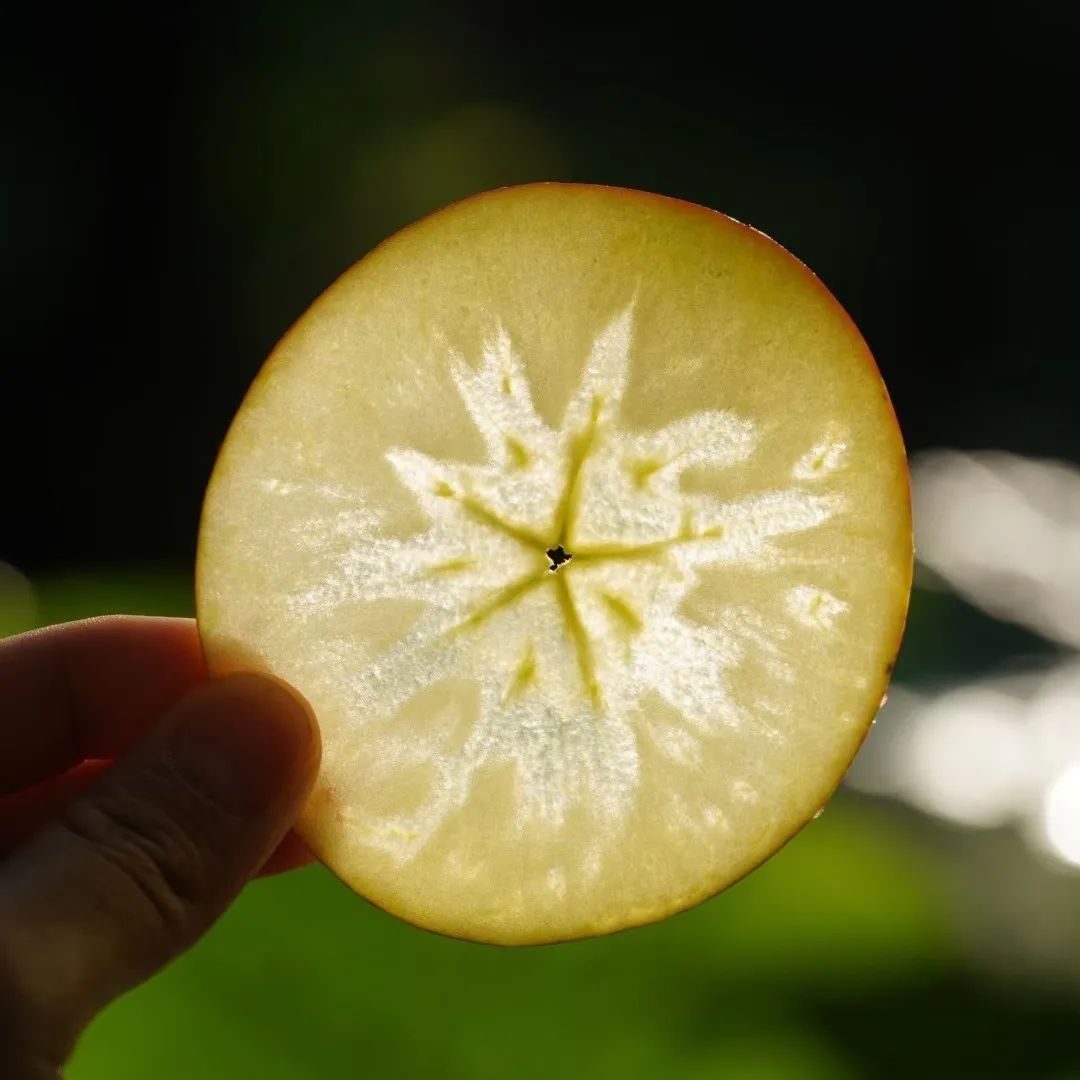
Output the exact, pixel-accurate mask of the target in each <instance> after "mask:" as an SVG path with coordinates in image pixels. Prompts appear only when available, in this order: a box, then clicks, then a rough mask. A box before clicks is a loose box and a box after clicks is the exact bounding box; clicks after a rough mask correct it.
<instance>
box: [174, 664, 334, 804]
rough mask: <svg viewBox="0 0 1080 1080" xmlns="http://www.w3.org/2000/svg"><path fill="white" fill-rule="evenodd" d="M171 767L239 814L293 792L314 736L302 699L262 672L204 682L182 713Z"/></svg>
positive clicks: (306, 765) (305, 766)
mask: <svg viewBox="0 0 1080 1080" xmlns="http://www.w3.org/2000/svg"><path fill="white" fill-rule="evenodd" d="M177 713H178V715H177V717H176V723H177V726H176V729H175V732H174V738H173V752H172V757H173V762H174V765H175V766H176V768H177V769H178V770H179V771H180V772H181V773H182V774H183V775H184V777H185V778H186V779H187V780H188V781H189V782H190V783H192V784H193V785H195V786H196V787H198V788H199V789H200V790H202V791H203V792H204V793H205V794H206V795H207V796H208V797H209V798H211V799H213V800H215V801H216V802H218V803H220V804H221V805H224V806H230V807H233V808H234V809H236V810H238V811H241V812H251V811H257V810H262V809H265V808H266V807H268V806H269V805H271V804H272V803H274V802H275V801H276V800H277V799H279V798H282V797H284V796H286V795H289V794H291V793H292V792H293V789H294V788H295V785H296V784H297V782H298V781H299V780H300V778H301V777H302V776H303V775H304V774H305V772H306V771H307V769H308V768H310V766H311V759H312V756H313V754H314V752H315V747H316V745H317V738H318V737H317V732H316V729H315V726H314V722H313V719H312V717H311V713H310V710H309V709H308V708H307V707H306V704H305V703H304V702H303V700H302V699H301V698H300V696H299V695H298V694H296V693H295V692H293V691H290V690H289V689H288V688H286V687H285V686H284V685H282V684H281V683H278V682H277V681H275V680H273V679H269V678H266V677H264V676H261V675H253V674H252V675H248V674H242V675H229V676H226V677H224V678H221V679H215V680H214V681H212V682H210V683H207V684H205V685H204V686H202V687H200V688H199V690H197V691H195V693H194V694H192V696H191V697H189V698H188V699H187V700H186V701H185V702H184V703H183V704H182V705H180V706H179V708H178V710H177Z"/></svg>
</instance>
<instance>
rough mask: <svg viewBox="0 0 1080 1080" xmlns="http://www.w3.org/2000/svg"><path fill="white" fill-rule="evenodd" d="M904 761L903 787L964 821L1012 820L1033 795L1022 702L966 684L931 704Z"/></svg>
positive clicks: (919, 802)
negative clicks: (1022, 719)
mask: <svg viewBox="0 0 1080 1080" xmlns="http://www.w3.org/2000/svg"><path fill="white" fill-rule="evenodd" d="M902 751H903V752H902V754H901V756H900V759H899V761H898V763H897V764H898V771H899V773H900V780H901V786H902V790H903V791H904V794H905V795H906V796H907V797H908V799H909V800H910V801H911V802H912V803H914V804H915V805H916V806H918V807H920V808H921V809H923V810H926V811H928V812H930V813H933V814H937V815H938V816H939V817H944V818H948V819H949V820H951V821H955V822H958V823H960V824H963V825H980V826H992V825H1001V824H1005V823H1006V822H1008V821H1009V820H1010V819H1011V818H1012V817H1013V816H1014V815H1015V814H1016V812H1017V810H1018V808H1019V807H1021V806H1022V805H1023V804H1024V802H1025V801H1026V799H1027V797H1028V790H1029V788H1028V784H1029V777H1030V768H1029V756H1028V753H1027V751H1028V739H1027V732H1026V730H1025V726H1024V724H1023V723H1022V721H1021V703H1020V702H1018V701H1017V700H1016V699H1015V698H1013V697H1010V696H1009V695H1007V694H1004V693H1001V692H999V691H996V690H991V689H987V688H983V687H978V686H976V687H965V688H963V689H960V690H957V691H954V692H952V693H950V694H945V695H943V696H942V697H940V698H938V699H936V700H934V701H932V702H930V703H929V704H927V705H926V706H925V707H924V708H923V709H922V710H921V712H920V713H919V714H918V716H917V717H915V718H914V722H913V723H912V724H911V729H910V734H909V735H908V738H907V740H906V741H905V743H904V744H903V747H902Z"/></svg>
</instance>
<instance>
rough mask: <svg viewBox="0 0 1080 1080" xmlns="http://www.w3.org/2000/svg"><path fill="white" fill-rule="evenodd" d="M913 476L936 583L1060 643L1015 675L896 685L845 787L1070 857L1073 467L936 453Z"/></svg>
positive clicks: (1074, 733)
mask: <svg viewBox="0 0 1080 1080" xmlns="http://www.w3.org/2000/svg"><path fill="white" fill-rule="evenodd" d="M912 486H913V501H914V507H915V532H916V550H917V552H918V556H919V561H920V563H921V565H922V566H923V567H924V568H926V569H929V570H930V571H932V572H933V575H934V577H935V579H936V582H937V583H938V584H939V585H940V586H941V587H949V588H951V589H953V590H955V591H956V592H957V593H958V594H959V595H961V596H963V597H964V599H966V600H968V601H969V602H970V603H972V604H974V605H976V606H977V607H980V608H982V609H983V610H984V611H986V612H988V613H989V614H991V615H993V616H995V617H996V618H999V619H1002V620H1005V621H1008V622H1013V623H1016V624H1018V625H1020V626H1024V627H1026V628H1028V629H1029V630H1031V631H1034V632H1035V633H1037V634H1039V635H1041V636H1042V637H1044V638H1046V639H1047V640H1049V641H1052V642H1055V643H1056V644H1058V645H1063V646H1065V650H1066V651H1065V652H1064V655H1062V656H1061V657H1060V658H1057V659H1053V660H1049V661H1048V662H1047V663H1046V666H1045V667H1044V668H1042V669H1041V670H1037V671H1028V672H1027V673H1026V674H1022V675H1017V674H1013V675H1005V674H1002V675H988V676H983V677H982V678H979V679H976V680H974V681H972V682H970V683H967V684H965V685H961V686H958V687H952V688H949V689H946V690H938V691H936V692H925V691H921V692H919V693H915V692H913V691H912V690H910V688H903V687H899V688H897V690H898V692H896V693H894V694H893V702H894V703H895V705H894V703H890V705H889V706H888V707H887V708H886V709H885V710H884V712H883V714H882V718H881V722H880V723H879V724H877V725H875V729H874V732H873V733H872V735H871V737H870V739H869V740H868V742H867V746H866V748H865V749H864V751H863V752H862V753H861V754H860V757H859V760H857V761H856V763H855V767H854V769H853V770H852V776H851V781H852V786H854V787H856V788H859V789H861V790H863V791H868V792H872V793H875V794H878V795H884V796H889V797H892V798H898V799H902V800H904V801H906V802H908V803H910V804H912V805H914V806H916V807H918V808H919V809H921V810H923V811H925V812H927V813H929V814H933V815H934V816H936V817H940V818H944V819H946V820H948V821H952V822H955V823H957V824H962V825H966V826H970V827H983V828H994V827H1001V826H1015V827H1017V828H1018V829H1019V831H1020V832H1021V834H1022V835H1023V836H1025V837H1026V838H1027V839H1028V840H1029V841H1030V842H1031V843H1032V845H1033V846H1034V847H1036V848H1039V849H1041V850H1044V851H1049V852H1050V853H1052V854H1053V855H1054V856H1055V857H1056V858H1057V859H1058V860H1059V861H1060V862H1063V863H1065V864H1067V865H1069V866H1073V867H1077V868H1080V657H1078V656H1077V653H1076V650H1077V649H1080V469H1077V468H1076V467H1074V466H1072V465H1069V464H1066V463H1064V462H1057V461H1036V460H1031V459H1027V458H1022V457H1018V456H1016V455H1013V454H1007V453H1001V452H987V453H961V452H959V451H954V450H939V451H934V452H931V453H928V454H924V455H922V456H920V457H919V458H918V459H917V460H916V461H915V462H914V463H913V466H912Z"/></svg>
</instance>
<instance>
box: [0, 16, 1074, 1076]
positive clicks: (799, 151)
mask: <svg viewBox="0 0 1080 1080" xmlns="http://www.w3.org/2000/svg"><path fill="white" fill-rule="evenodd" d="M635 12H637V9H632V8H630V7H629V6H624V7H623V8H616V9H611V10H610V12H607V13H601V12H592V13H583V12H582V11H581V10H579V9H578V8H577V7H574V6H570V5H550V6H546V7H545V6H542V5H528V6H526V5H496V4H473V5H468V4H464V5H456V6H455V9H454V10H453V11H449V10H444V11H442V12H441V13H439V12H432V11H431V10H428V9H425V8H423V7H420V6H417V5H411V4H407V3H406V4H401V3H399V4H393V5H378V6H371V7H370V8H369V7H368V6H366V5H359V4H352V5H349V4H341V3H333V2H329V0H314V2H309V3H299V2H295V3H282V2H274V3H265V4H231V5H230V4H214V5H210V4H206V5H201V4H186V5H180V6H177V7H173V8H171V9H170V10H169V11H166V12H164V13H163V12H161V11H157V10H155V9H154V7H153V6H152V5H144V4H140V5H104V6H103V7H100V8H98V9H95V10H91V9H88V8H82V9H79V8H73V9H67V8H62V7H58V6H48V5H19V6H10V5H5V6H3V8H2V15H3V22H2V31H0V32H2V36H0V90H2V99H0V100H2V102H3V104H2V106H0V108H2V115H3V118H4V137H3V142H2V145H3V157H2V164H0V243H2V245H3V248H2V251H3V258H2V261H0V266H2V273H3V281H2V289H0V305H2V326H3V347H2V361H0V362H2V369H0V370H2V382H0V421H2V422H0V453H2V454H3V461H4V462H5V468H4V479H5V481H6V485H7V491H6V495H5V497H4V498H3V499H2V500H0V560H3V562H6V563H8V564H10V565H11V567H14V568H17V569H18V571H20V572H21V574H20V575H19V576H16V575H15V574H13V573H12V572H11V571H10V570H8V571H6V572H5V573H6V574H7V577H6V579H5V577H4V573H0V634H2V633H10V632H15V631H18V630H21V629H25V628H27V627H28V626H30V625H36V624H40V623H43V622H49V621H55V620H59V619H66V618H73V617H78V616H82V615H89V614H96V613H101V612H105V611H113V610H129V611H156V612H163V613H175V614H184V613H188V612H190V607H191V601H190V579H191V562H192V558H193V553H194V545H195V537H196V529H197V520H198V513H199V506H200V501H201V498H202V493H203V489H204V486H205V483H206V480H207V478H208V476H209V473H210V469H211V466H212V463H213V458H214V454H215V452H216V449H217V447H218V445H219V443H220V441H221V439H222V437H223V436H224V433H225V431H226V428H227V426H228V423H229V420H230V419H231V417H232V415H233V413H234V411H235V409H236V407H237V405H238V404H239V401H240V399H241V397H242V395H243V393H244V391H245V389H246V388H247V386H248V384H249V383H250V381H251V379H252V378H253V376H254V375H255V372H256V371H257V370H258V367H259V365H260V364H261V362H262V361H263V359H264V358H265V356H266V355H267V353H268V352H269V350H270V349H271V347H272V346H273V344H274V343H275V341H276V340H277V339H278V338H279V337H280V336H281V335H282V334H283V333H284V331H285V330H286V329H287V327H288V326H289V324H290V323H291V322H292V321H293V320H294V319H295V318H296V317H297V316H298V315H299V314H300V313H301V312H302V311H303V310H304V309H305V308H306V307H307V305H308V304H309V303H310V302H311V300H312V299H314V297H315V296H316V295H317V294H318V293H320V292H321V291H322V290H323V289H324V288H325V287H326V286H327V285H328V284H329V283H330V282H331V281H332V280H333V279H334V278H335V277H336V276H337V275H338V274H339V273H341V272H342V271H343V270H344V269H345V268H346V267H347V266H348V265H349V264H350V263H352V262H354V261H355V260H356V259H358V258H359V257H360V256H362V255H363V254H364V253H365V251H367V250H368V249H369V248H370V247H371V246H373V245H374V244H375V243H377V242H378V241H379V240H381V239H382V238H384V237H385V236H386V235H388V234H389V233H390V232H392V231H393V230H394V229H396V228H398V227H400V226H402V225H405V224H407V223H409V222H410V221H413V220H415V219H416V218H417V217H419V216H420V215H422V214H424V213H426V212H428V211H430V210H433V209H435V208H437V207H438V206H441V205H444V204H445V203H447V202H449V201H451V200H453V199H456V198H458V197H461V196H464V195H467V194H470V193H472V192H475V191H479V190H483V189H485V188H490V187H494V186H498V185H501V184H507V183H517V182H523V181H530V180H542V179H559V180H575V181H589V182H596V183H607V184H617V185H623V186H629V187H640V188H645V189H648V190H653V191H658V192H661V193H664V194H668V195H674V196H679V197H682V198H685V199H690V200H693V201H696V202H700V203H703V204H705V205H708V206H711V207H714V208H716V209H719V210H723V211H725V212H726V213H728V214H730V215H732V216H734V217H736V218H739V219H740V220H743V221H746V222H748V223H750V224H752V225H755V226H756V227H758V228H760V229H762V230H763V231H765V232H766V233H768V234H769V235H771V236H773V237H774V238H775V239H777V240H778V241H780V242H781V243H782V244H784V245H785V246H786V247H787V248H789V250H791V251H793V252H794V253H795V254H796V255H798V256H799V257H800V258H802V259H803V260H804V261H805V262H807V263H808V264H809V265H810V266H811V267H812V268H813V269H814V270H815V271H816V272H817V273H818V274H819V275H820V276H821V277H822V278H823V279H824V281H825V283H826V284H827V285H828V286H829V288H830V289H831V290H832V291H833V292H834V293H835V294H836V295H837V297H838V298H839V299H840V301H841V302H842V303H843V304H844V306H845V307H846V308H847V309H848V311H849V312H850V313H851V314H852V316H853V317H854V319H855V321H856V323H857V324H858V325H859V327H860V328H861V330H862V332H863V334H864V336H865V337H866V338H867V340H868V342H869V343H870V346H871V348H872V350H873V351H874V353H875V355H876V357H877V359H878V362H879V365H880V367H881V370H882V373H883V375H884V377H885V380H886V383H887V384H888V386H889V389H890V392H891V393H892V396H893V400H894V403H895V405H896V409H897V412H898V414H899V418H900V422H901V425H902V428H903V431H904V434H905V438H906V440H907V442H908V445H909V447H910V449H911V450H912V451H913V452H917V451H920V450H924V449H928V448H932V447H941V446H948V447H959V448H963V449H981V448H1006V449H1008V450H1010V451H1012V452H1014V453H1017V454H1022V455H1027V456H1031V457H1035V458H1039V457H1049V458H1057V459H1062V460H1065V461H1078V460H1080V432H1078V425H1077V422H1076V412H1077V408H1076V407H1077V403H1078V399H1080V396H1078V381H1080V366H1078V364H1080V358H1078V353H1077V345H1076V337H1077V333H1076V311H1077V306H1078V305H1077V301H1076V292H1077V276H1078V275H1077V268H1076V255H1075V249H1076V242H1077V239H1078V237H1080V228H1078V220H1077V217H1078V209H1077V206H1078V192H1080V168H1078V165H1077V155H1076V141H1077V136H1076V127H1077V124H1076V109H1075V101H1074V97H1075V96H1076V84H1077V81H1078V80H1077V75H1076V70H1077V56H1078V46H1080V14H1078V12H1080V8H1078V7H1077V6H1076V5H1073V4H1065V3H1029V4H1024V3H1016V4H1011V5H1004V4H1002V5H995V4H990V5H979V6H974V5H971V6H969V5H945V4H939V5H936V6H932V7H931V6H923V7H912V6H901V5H895V6H865V7H861V8H858V9H854V8H846V7H837V6H833V7H827V6H826V7H822V6H820V5H809V6H803V7H802V8H801V11H800V13H793V12H790V11H787V10H784V9H781V8H777V7H774V6H772V5H742V6H739V7H724V6H714V7H708V8H707V9H702V10H701V12H700V14H693V15H691V13H690V12H689V10H688V9H685V8H676V7H674V6H667V7H656V8H651V9H646V10H642V11H640V12H638V13H635ZM1077 490H1078V491H1080V488H1078V489H1077ZM3 562H0V571H3V570H4V567H3ZM5 582H7V583H6V584H5ZM5 589H6V591H5ZM1060 656H1061V647H1060V643H1050V642H1046V641H1042V640H1041V639H1039V638H1038V637H1037V636H1036V635H1033V634H1032V633H1030V632H1029V631H1028V630H1024V629H1022V628H1021V627H1017V626H1013V625H1008V624H1006V623H1004V622H997V621H994V620H992V619H990V618H989V617H987V616H985V615H983V614H981V613H980V612H979V611H978V610H976V607H975V606H973V605H970V604H968V603H966V602H965V601H964V600H962V599H960V598H958V597H956V596H954V595H952V594H949V593H943V592H940V591H933V590H931V589H927V588H924V587H922V586H920V588H919V589H917V590H916V594H915V599H914V605H913V612H912V621H911V628H910V631H909V634H908V638H907V641H906V644H905V648H904V652H903V655H902V658H901V664H900V667H899V669H898V680H899V681H900V684H901V686H902V687H904V686H907V687H915V688H919V689H925V688H927V687H940V686H943V685H949V684H951V683H956V682H959V681H961V680H962V679H965V678H972V677H975V676H980V677H981V676H982V675H984V674H985V673H986V672H988V671H996V670H997V669H998V668H999V667H1002V666H1004V667H1006V668H1007V667H1009V665H1016V664H1017V663H1020V662H1023V663H1031V662H1033V658H1041V659H1042V661H1044V662H1046V663H1049V662H1051V661H1055V662H1056V660H1057V659H1059V658H1060ZM1078 709H1080V701H1078ZM879 726H880V725H879ZM1078 880H1080V879H1078V877H1077V875H1075V874H1071V875H1070V874H1069V873H1067V872H1066V871H1065V870H1064V869H1063V868H1062V867H1061V866H1058V865H1054V866H1051V865H1050V864H1049V863H1048V862H1047V861H1046V859H1044V858H1042V857H1038V856H1036V855H1034V854H1032V852H1031V851H1030V850H1029V849H1028V847H1027V846H1025V842H1024V840H1023V838H1022V836H1021V835H1020V833H1019V831H1018V830H1017V829H1013V828H1012V827H1001V828H996V829H989V830H983V831H967V830H961V829H958V828H955V827H953V826H950V825H946V824H943V823H941V822H939V821H936V820H934V819H933V818H932V817H931V816H929V815H926V814H921V813H917V812H916V811H914V810H912V809H910V808H909V807H906V806H901V805H899V804H897V803H894V802H890V801H888V800H882V799H877V798H871V797H869V796H866V795H862V794H858V793H855V792H848V793H846V794H842V795H841V796H840V797H838V799H837V800H835V802H834V804H833V808H831V809H830V812H829V813H828V814H826V816H825V817H824V818H823V819H822V822H821V823H820V824H815V825H814V826H813V827H812V828H811V829H809V830H807V831H806V833H804V834H803V835H801V836H800V837H799V838H798V839H797V840H796V841H795V842H794V843H793V844H792V845H790V846H789V848H787V849H785V851H784V852H783V854H782V855H781V856H779V857H778V858H777V859H774V860H772V861H771V862H770V863H769V864H768V865H767V866H765V867H764V868H763V869H762V870H760V871H758V872H756V873H755V874H754V875H752V876H751V878H749V879H748V880H747V881H746V882H745V883H743V884H741V885H739V886H738V887H737V888H736V889H733V890H731V891H730V893H728V894H725V895H724V896H722V897H720V898H718V899H717V900H715V901H712V902H710V903H709V904H706V905H704V906H703V907H702V908H699V909H697V910H696V911H694V912H692V913H690V914H688V915H685V916H681V917H679V918H677V919H674V920H670V921H669V922H668V923H665V924H663V925H661V926H658V927H652V928H646V929H643V930H638V931H633V932H630V933H627V934H623V935H618V936H617V937H615V938H612V939H607V940H604V941H599V942H591V943H584V944H581V945H575V946H566V947H559V948H556V949H553V950H518V951H511V952H505V951H497V950H495V951H492V950H487V949H484V948H482V947H479V946H468V945H463V944H462V943H458V942H450V941H445V940H443V939H438V938H434V937H430V936H428V935H424V934H420V933H418V932H416V931H414V930H412V929H410V928H408V927H404V926H403V925H401V924H399V923H398V922H396V920H393V919H391V918H390V917H388V916H385V915H383V914H382V913H379V912H375V911H373V910H371V909H368V908H367V907H366V906H365V905H363V904H362V903H360V902H359V901H357V900H356V899H355V898H354V897H353V896H352V895H351V894H349V893H347V891H346V890H344V889H343V888H341V887H339V886H337V885H336V883H335V882H333V881H332V880H331V879H330V877H329V875H327V874H325V873H324V872H323V871H321V870H320V869H312V870H308V871H304V872H303V873H301V874H296V875H291V876H289V877H288V878H287V879H280V880H277V881H272V882H267V883H262V884H260V885H258V886H255V887H254V888H253V889H250V890H249V891H248V894H246V895H245V898H244V899H243V900H242V901H241V903H240V904H239V905H238V906H237V908H236V909H234V910H233V912H232V913H230V915H229V916H228V917H227V919H226V920H225V922H224V923H223V924H222V926H221V927H220V928H218V930H216V931H215V932H214V933H213V934H212V935H211V937H210V938H209V939H208V940H207V941H206V942H205V943H204V944H203V945H202V946H200V948H199V949H197V950H196V951H195V953H193V954H192V955H191V956H190V957H188V958H185V959H184V960H183V961H181V962H180V963H179V964H177V965H175V966H174V968H172V969H170V970H169V971H168V972H167V973H166V974H165V975H163V976H162V977H160V978H159V979H156V980H154V981H153V982H152V983H151V984H150V985H149V986H147V987H146V988H144V989H142V990H140V991H138V992H136V993H134V994H132V995H130V996H129V997H128V998H126V999H124V1000H123V1001H122V1002H120V1003H119V1004H118V1005H117V1006H116V1007H115V1008H114V1009H113V1010H110V1012H109V1013H107V1014H106V1015H105V1017H103V1018H102V1020H101V1021H100V1022H99V1024H98V1025H96V1026H95V1027H94V1028H93V1029H91V1032H90V1035H89V1036H88V1037H87V1040H86V1042H85V1044H84V1046H83V1048H82V1049H81V1050H80V1055H79V1056H77V1058H76V1063H75V1065H74V1066H73V1068H72V1072H71V1076H72V1077H73V1078H75V1080H80V1078H86V1080H89V1078H91V1077H102V1078H105V1077H107V1078H108V1080H123V1078H125V1077H132V1078H135V1077H139V1078H144V1077H146V1076H155V1077H159V1076H160V1077H166V1076H173V1075H175V1076H184V1077H188V1076H191V1075H198V1074H200V1073H201V1074H202V1075H204V1076H207V1077H210V1078H214V1077H218V1076H223V1077H224V1076H238V1075H259V1076H260V1077H266V1078H270V1080H273V1078H275V1077H282V1078H293V1077H308V1076H312V1077H319V1076H330V1075H353V1074H354V1073H357V1074H370V1075H373V1076H378V1077H381V1076H388V1077H389V1076H394V1077H398V1076H403V1077H428V1076H439V1077H440V1078H442V1077H448V1078H454V1077H461V1078H464V1080H475V1078H487V1077H491V1078H492V1080H494V1078H503V1077H507V1076H514V1077H525V1078H530V1077H538V1078H539V1077H548V1076H551V1075H565V1076H568V1077H569V1076H579V1075H580V1076H582V1077H585V1076H588V1077H590V1080H592V1078H602V1077H607V1076H612V1077H615V1076H618V1077H619V1078H620V1080H633V1078H649V1080H651V1078H653V1077H661V1076H664V1077H667V1076H672V1077H679V1078H683V1077H687V1078H690V1080H710V1078H728V1077H730V1078H732V1080H774V1078H775V1080H818V1078H827V1080H833V1078H844V1077H862V1076H869V1077H874V1078H877V1077H905V1078H906V1077H910V1076H929V1077H939V1076H940V1077H958V1076H959V1077H969V1076H970V1077H979V1078H982V1077H992V1076H1002V1077H1018V1078H1028V1077H1040V1078H1041V1077H1046V1078H1047V1080H1066V1078H1074V1077H1080V989H1078V988H1080V931H1078V930H1077V927H1080V888H1078V885H1077V882H1078ZM1074 913H1075V914H1074Z"/></svg>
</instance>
